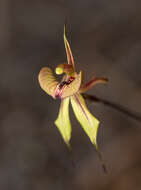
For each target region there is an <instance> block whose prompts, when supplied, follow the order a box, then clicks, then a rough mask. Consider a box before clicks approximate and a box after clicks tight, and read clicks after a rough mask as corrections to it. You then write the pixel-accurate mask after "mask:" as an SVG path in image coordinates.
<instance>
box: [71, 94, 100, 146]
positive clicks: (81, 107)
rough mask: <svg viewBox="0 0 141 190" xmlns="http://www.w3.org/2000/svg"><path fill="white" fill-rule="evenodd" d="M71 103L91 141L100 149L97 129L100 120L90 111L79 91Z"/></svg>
mask: <svg viewBox="0 0 141 190" xmlns="http://www.w3.org/2000/svg"><path fill="white" fill-rule="evenodd" d="M71 104H72V108H73V111H74V113H75V116H76V118H77V120H78V121H79V123H80V124H81V126H82V128H83V129H84V131H85V132H86V134H87V135H88V137H89V138H90V140H91V142H92V143H93V144H94V145H95V146H96V149H98V146H97V131H98V127H99V121H98V120H97V119H96V118H95V117H94V116H93V115H92V114H91V113H90V112H89V110H88V108H87V106H86V104H85V101H84V99H83V97H82V96H81V95H80V94H79V93H77V94H75V95H73V96H72V97H71Z"/></svg>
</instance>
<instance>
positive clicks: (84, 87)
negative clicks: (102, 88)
mask: <svg viewBox="0 0 141 190" xmlns="http://www.w3.org/2000/svg"><path fill="white" fill-rule="evenodd" d="M107 82H108V79H107V78H104V77H101V78H98V77H93V78H92V79H91V80H90V81H88V82H87V83H85V84H83V85H82V86H81V88H80V91H79V92H80V93H83V92H86V91H87V90H89V89H91V88H92V87H93V86H94V85H96V84H99V83H107Z"/></svg>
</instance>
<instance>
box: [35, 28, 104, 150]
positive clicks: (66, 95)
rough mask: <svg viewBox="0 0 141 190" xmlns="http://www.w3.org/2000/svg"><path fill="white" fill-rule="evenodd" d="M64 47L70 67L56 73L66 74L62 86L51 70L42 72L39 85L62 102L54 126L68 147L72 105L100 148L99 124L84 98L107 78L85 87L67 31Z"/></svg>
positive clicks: (80, 121)
mask: <svg viewBox="0 0 141 190" xmlns="http://www.w3.org/2000/svg"><path fill="white" fill-rule="evenodd" d="M64 44H65V50H66V54H67V63H64V64H59V65H58V66H57V67H56V69H55V73H56V74H57V75H61V74H64V76H63V77H62V80H61V82H58V81H57V80H56V78H55V76H54V75H53V72H52V70H51V69H50V68H49V67H44V68H42V69H41V70H40V72H39V76H38V79H39V83H40V86H41V88H42V89H43V90H44V91H45V92H46V93H47V94H49V95H50V96H52V97H53V98H54V99H56V98H60V99H61V105H60V110H59V114H58V117H57V119H56V121H55V125H56V126H57V128H58V129H59V131H60V133H61V135H62V137H63V139H64V141H65V143H66V144H67V146H68V147H70V139H71V122H70V118H69V102H70V101H71V105H72V108H73V111H74V114H75V116H76V118H77V120H78V122H79V123H80V125H81V126H82V128H83V129H84V131H85V133H86V134H87V135H88V137H89V138H90V141H91V142H92V144H93V145H95V147H96V149H98V146H97V131H98V127H99V121H98V119H96V118H95V117H94V116H93V115H92V114H91V113H90V112H89V110H88V108H87V106H86V103H85V100H84V98H83V96H82V95H81V94H82V93H84V92H85V91H87V90H89V89H91V88H92V87H93V86H94V85H95V84H97V83H103V82H104V83H105V82H107V79H106V78H97V77H93V78H92V79H91V80H90V81H89V82H87V83H85V84H83V81H82V71H80V72H79V73H77V72H76V70H75V64H74V59H73V55H72V52H71V48H70V45H69V42H68V40H67V38H66V34H65V27H64Z"/></svg>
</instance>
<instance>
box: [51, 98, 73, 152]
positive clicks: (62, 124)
mask: <svg viewBox="0 0 141 190" xmlns="http://www.w3.org/2000/svg"><path fill="white" fill-rule="evenodd" d="M55 125H56V126H57V128H58V129H59V131H60V133H61V135H62V137H63V139H64V141H65V143H66V144H67V146H68V147H69V148H70V138H71V123H70V119H69V97H68V98H65V99H63V100H61V105H60V110H59V115H58V117H57V119H56V121H55Z"/></svg>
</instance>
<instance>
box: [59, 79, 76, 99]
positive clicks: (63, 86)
mask: <svg viewBox="0 0 141 190" xmlns="http://www.w3.org/2000/svg"><path fill="white" fill-rule="evenodd" d="M74 79H75V78H74V77H69V79H68V80H67V81H62V82H61V83H60V84H58V86H57V87H56V91H55V98H61V96H62V93H63V90H64V88H65V87H67V86H68V85H69V84H70V83H71V82H72V81H73V80H74Z"/></svg>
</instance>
